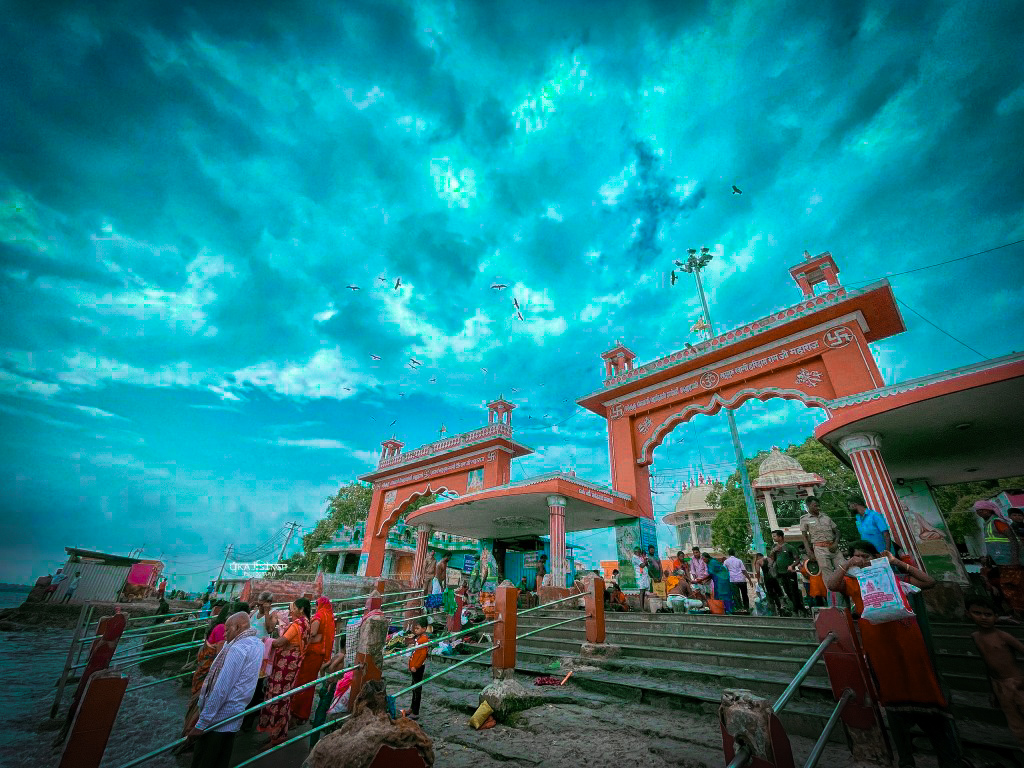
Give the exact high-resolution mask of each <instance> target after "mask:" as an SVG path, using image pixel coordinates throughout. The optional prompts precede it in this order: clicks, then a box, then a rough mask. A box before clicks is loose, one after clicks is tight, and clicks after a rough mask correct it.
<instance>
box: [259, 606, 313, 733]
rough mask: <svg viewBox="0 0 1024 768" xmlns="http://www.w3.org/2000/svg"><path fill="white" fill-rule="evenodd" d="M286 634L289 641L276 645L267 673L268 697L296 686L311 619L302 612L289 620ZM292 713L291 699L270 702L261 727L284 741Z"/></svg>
mask: <svg viewBox="0 0 1024 768" xmlns="http://www.w3.org/2000/svg"><path fill="white" fill-rule="evenodd" d="M284 638H285V640H286V641H287V642H286V643H285V644H284V645H283V646H279V647H278V648H276V649H275V653H274V663H273V666H272V667H271V670H270V674H269V675H268V676H267V693H266V699H265V700H269V699H272V698H274V697H275V696H280V695H281V694H282V693H286V692H287V691H290V690H291V689H292V688H293V687H294V684H295V677H296V675H298V673H299V664H300V661H301V659H302V651H303V649H304V648H305V646H306V643H307V641H308V640H309V619H307V618H306V617H305V616H300V617H299V618H297V619H296V620H295V621H293V622H292V623H291V624H289V625H288V629H287V630H285V633H284ZM291 713H292V704H291V701H290V700H289V699H282V700H281V701H278V702H275V703H273V704H270V705H268V706H266V707H264V708H263V710H262V714H261V715H260V724H259V726H258V728H259V730H260V731H264V732H269V733H270V735H271V742H272V743H273V742H278V741H283V740H284V739H285V738H286V737H287V736H288V720H289V719H290V718H291Z"/></svg>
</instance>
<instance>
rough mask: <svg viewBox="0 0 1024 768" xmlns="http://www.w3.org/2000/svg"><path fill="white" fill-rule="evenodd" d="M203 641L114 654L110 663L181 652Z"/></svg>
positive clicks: (76, 667) (77, 666)
mask: <svg viewBox="0 0 1024 768" xmlns="http://www.w3.org/2000/svg"><path fill="white" fill-rule="evenodd" d="M205 642H206V641H205V640H194V641H190V642H187V643H181V644H180V645H171V646H168V647H167V648H155V649H153V650H151V651H143V652H141V653H136V654H133V655H129V656H121V657H120V658H118V657H116V656H115V657H114V658H112V659H111V661H110V663H111V665H114V664H121V662H124V661H132V660H133V659H142V660H143V661H145V659H146V658H147V657H149V656H156V655H157V654H158V653H159V655H160V656H165V655H167V654H170V653H181V652H182V651H187V650H188V649H189V648H196V647H198V646H200V645H202V644H203V643H205ZM87 666H89V662H88V661H84V662H82V663H81V664H75V665H74V666H72V667H71V669H82V668H83V667H87Z"/></svg>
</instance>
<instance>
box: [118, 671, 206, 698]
mask: <svg viewBox="0 0 1024 768" xmlns="http://www.w3.org/2000/svg"><path fill="white" fill-rule="evenodd" d="M194 674H195V670H194V669H192V670H189V671H188V672H182V673H181V674H180V675H171V676H170V677H162V678H160V679H159V680H151V681H150V682H148V683H142V684H141V685H133V686H131V687H130V688H125V690H124V692H125V693H131V692H132V691H140V690H142V689H143V688H149V687H151V686H154V685H160V684H161V683H166V682H170V681H171V680H180V679H181V678H183V677H189V676H191V675H194Z"/></svg>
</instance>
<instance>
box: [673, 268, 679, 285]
mask: <svg viewBox="0 0 1024 768" xmlns="http://www.w3.org/2000/svg"><path fill="white" fill-rule="evenodd" d="M678 279H679V278H678V277H676V271H675V270H674V269H673V270H672V285H675V284H676V280H678Z"/></svg>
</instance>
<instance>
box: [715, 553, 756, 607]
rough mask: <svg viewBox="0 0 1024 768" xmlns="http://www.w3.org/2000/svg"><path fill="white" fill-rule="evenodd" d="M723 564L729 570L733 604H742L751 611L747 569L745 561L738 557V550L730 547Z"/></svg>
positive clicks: (737, 605)
mask: <svg viewBox="0 0 1024 768" xmlns="http://www.w3.org/2000/svg"><path fill="white" fill-rule="evenodd" d="M722 565H724V566H725V567H726V570H728V571H729V585H730V586H731V587H732V604H733V605H734V606H736V607H739V606H740V605H742V606H743V609H744V610H745V611H746V612H747V613H750V596H749V595H748V594H747V579H748V578H749V576H748V575H747V569H746V568H745V567H744V565H743V561H742V560H740V559H739V558H738V557H736V550H733V549H730V550H729V556H728V557H727V558H725V560H723V561H722Z"/></svg>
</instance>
